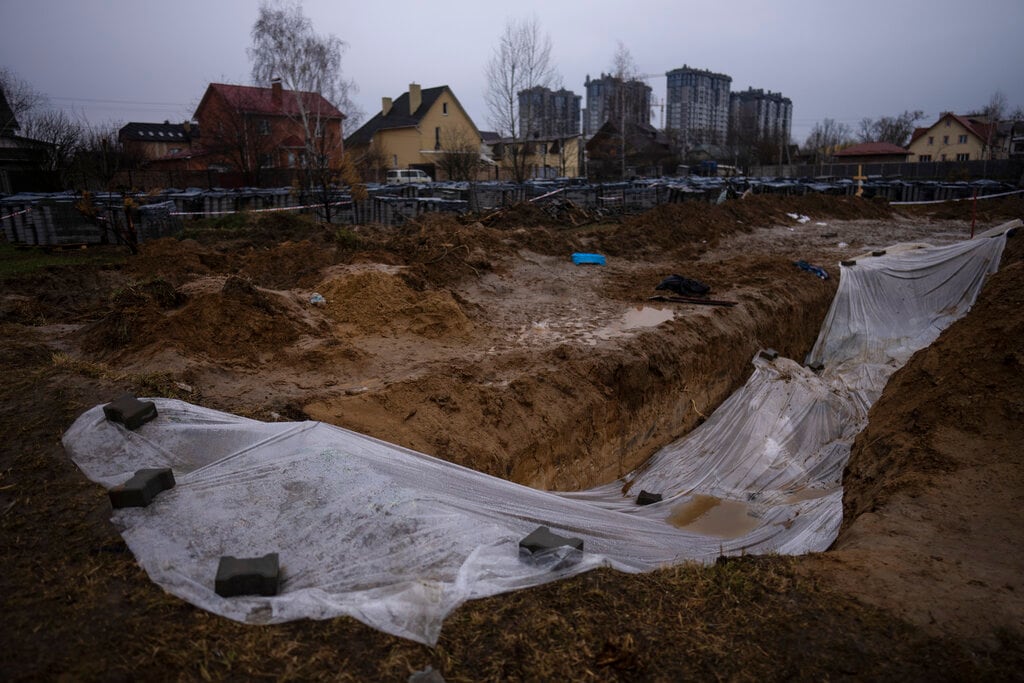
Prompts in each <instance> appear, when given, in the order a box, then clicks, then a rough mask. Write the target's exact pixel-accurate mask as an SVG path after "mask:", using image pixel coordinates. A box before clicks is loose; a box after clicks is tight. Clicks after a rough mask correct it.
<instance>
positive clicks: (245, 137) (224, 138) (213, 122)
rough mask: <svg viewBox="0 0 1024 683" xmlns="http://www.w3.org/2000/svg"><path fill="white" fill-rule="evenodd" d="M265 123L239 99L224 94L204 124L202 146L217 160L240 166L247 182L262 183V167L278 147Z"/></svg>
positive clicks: (240, 170)
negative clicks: (228, 97)
mask: <svg viewBox="0 0 1024 683" xmlns="http://www.w3.org/2000/svg"><path fill="white" fill-rule="evenodd" d="M265 123H266V122H265V121H264V120H263V119H261V118H258V117H255V116H252V115H251V114H250V112H248V111H246V110H245V109H244V107H243V106H242V105H241V104H239V103H238V102H236V101H229V100H228V99H227V98H221V101H220V104H219V106H217V108H216V109H215V110H213V111H211V113H210V114H208V119H207V121H206V122H205V124H204V128H203V147H204V148H205V149H206V150H207V151H209V152H210V153H211V154H213V155H215V158H216V159H217V160H218V161H223V162H224V163H226V164H228V165H229V166H231V167H232V168H233V169H237V170H238V171H239V172H240V173H241V174H242V178H243V181H244V182H245V183H246V184H247V185H250V186H259V185H260V181H261V174H262V170H263V168H264V167H265V166H267V165H268V164H267V162H268V159H269V158H272V156H273V152H274V149H275V146H274V140H273V138H272V137H271V136H270V135H269V133H270V131H269V130H268V128H267V127H266V126H265Z"/></svg>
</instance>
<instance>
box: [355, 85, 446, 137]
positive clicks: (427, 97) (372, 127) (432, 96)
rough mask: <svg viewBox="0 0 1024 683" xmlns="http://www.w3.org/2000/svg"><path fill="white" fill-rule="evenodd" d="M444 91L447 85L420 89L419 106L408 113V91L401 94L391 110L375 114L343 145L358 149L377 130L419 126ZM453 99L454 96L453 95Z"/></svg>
mask: <svg viewBox="0 0 1024 683" xmlns="http://www.w3.org/2000/svg"><path fill="white" fill-rule="evenodd" d="M445 90H448V86H447V85H439V86H437V87H436V88H422V89H421V90H420V97H421V100H420V106H419V108H418V109H416V111H414V112H410V111H409V93H408V91H406V92H404V93H402V94H401V95H400V96H399V97H398V99H397V100H395V101H394V102H393V103H392V105H391V109H390V110H389V111H388V113H387V114H386V115H385V114H384V110H383V109H382V110H381V111H379V112H377V114H376V115H375V116H374V117H373V118H372V119H370V120H369V121H367V122H366V123H364V124H363V125H362V127H361V128H359V130H357V131H356V132H354V133H352V135H350V136H348V138H347V139H346V140H345V144H346V145H348V146H354V147H358V146H361V145H368V144H370V140H371V139H372V138H373V136H374V134H375V133H376V132H377V131H379V130H388V129H391V128H412V127H414V126H417V125H419V123H420V121H422V120H423V117H424V116H426V115H427V112H428V111H430V108H431V107H432V106H434V102H436V101H437V98H438V97H440V96H441V93H443V92H444V91H445ZM453 97H454V95H453Z"/></svg>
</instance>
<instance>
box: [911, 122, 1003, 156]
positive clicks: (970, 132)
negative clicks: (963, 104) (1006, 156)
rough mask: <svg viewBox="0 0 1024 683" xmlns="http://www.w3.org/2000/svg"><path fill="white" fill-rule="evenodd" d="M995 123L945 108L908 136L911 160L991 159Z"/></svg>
mask: <svg viewBox="0 0 1024 683" xmlns="http://www.w3.org/2000/svg"><path fill="white" fill-rule="evenodd" d="M995 132H996V131H995V126H994V124H990V123H988V122H987V121H983V120H980V119H976V118H972V117H968V116H958V115H957V114H953V113H952V112H946V113H945V114H943V115H942V116H940V117H939V120H938V121H936V122H935V123H933V124H932V125H931V126H929V127H927V128H918V129H916V130H915V131H914V134H913V136H912V137H911V138H910V145H909V147H908V148H909V150H910V161H919V162H928V161H978V160H981V159H992V158H993V156H992V151H993V150H992V145H993V143H994V142H995V140H994V138H995Z"/></svg>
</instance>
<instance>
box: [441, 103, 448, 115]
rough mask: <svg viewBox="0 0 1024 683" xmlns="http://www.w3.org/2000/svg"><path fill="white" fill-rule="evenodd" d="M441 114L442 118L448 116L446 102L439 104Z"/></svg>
mask: <svg viewBox="0 0 1024 683" xmlns="http://www.w3.org/2000/svg"><path fill="white" fill-rule="evenodd" d="M441 113H442V114H443V115H444V116H448V103H447V102H442V103H441Z"/></svg>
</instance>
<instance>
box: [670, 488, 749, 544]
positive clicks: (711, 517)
mask: <svg viewBox="0 0 1024 683" xmlns="http://www.w3.org/2000/svg"><path fill="white" fill-rule="evenodd" d="M667 521H668V523H669V524H672V525H673V526H676V527H678V528H680V529H685V530H686V531H692V532H693V533H697V534H704V535H706V536H718V537H720V538H738V537H740V536H742V535H743V534H746V533H749V532H751V531H753V530H754V529H755V528H757V525H758V524H759V521H758V519H757V518H756V517H754V516H753V515H752V514H751V511H750V508H749V507H748V506H747V504H746V503H743V502H741V501H738V500H722V499H721V498H716V497H715V496H706V495H696V496H694V497H693V498H691V499H690V500H688V501H687V502H685V503H680V504H679V505H676V506H675V507H673V508H672V511H671V513H670V514H669V516H668V519H667Z"/></svg>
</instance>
